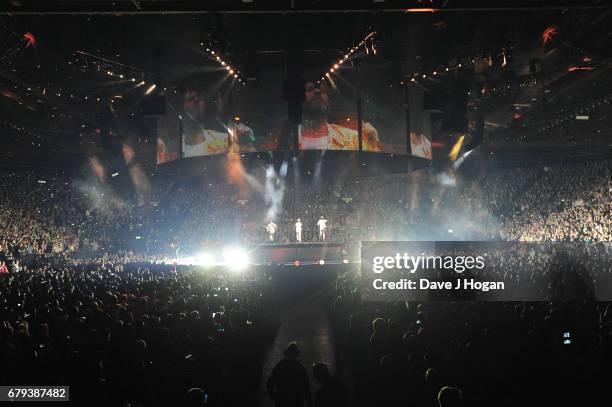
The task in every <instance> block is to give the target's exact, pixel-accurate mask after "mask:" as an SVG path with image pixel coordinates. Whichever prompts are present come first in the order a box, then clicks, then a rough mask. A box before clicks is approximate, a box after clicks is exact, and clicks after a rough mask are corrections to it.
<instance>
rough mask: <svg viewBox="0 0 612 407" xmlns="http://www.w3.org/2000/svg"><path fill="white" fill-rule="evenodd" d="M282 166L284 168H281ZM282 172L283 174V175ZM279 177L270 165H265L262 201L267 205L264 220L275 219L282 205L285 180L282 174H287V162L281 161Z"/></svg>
mask: <svg viewBox="0 0 612 407" xmlns="http://www.w3.org/2000/svg"><path fill="white" fill-rule="evenodd" d="M283 167H284V168H283ZM283 172H284V175H283ZM280 175H281V177H280V178H279V177H278V176H277V175H276V172H275V171H274V167H273V166H272V165H267V166H266V182H265V193H264V202H265V204H266V206H267V211H266V221H267V222H270V221H274V220H276V217H277V215H278V214H279V212H280V210H281V209H282V206H283V198H284V196H285V181H284V176H286V175H287V162H286V161H285V162H283V164H282V165H281V171H280Z"/></svg>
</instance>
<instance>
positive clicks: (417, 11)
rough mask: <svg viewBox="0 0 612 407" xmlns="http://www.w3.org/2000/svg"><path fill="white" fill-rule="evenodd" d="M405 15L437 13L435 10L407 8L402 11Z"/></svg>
mask: <svg viewBox="0 0 612 407" xmlns="http://www.w3.org/2000/svg"><path fill="white" fill-rule="evenodd" d="M404 11H405V12H406V13H435V12H436V11H438V9H437V8H407V9H406V10H404Z"/></svg>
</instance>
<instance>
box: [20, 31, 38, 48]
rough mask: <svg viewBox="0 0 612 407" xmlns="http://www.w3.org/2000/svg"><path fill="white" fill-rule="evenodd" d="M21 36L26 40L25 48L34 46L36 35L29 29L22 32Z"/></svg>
mask: <svg viewBox="0 0 612 407" xmlns="http://www.w3.org/2000/svg"><path fill="white" fill-rule="evenodd" d="M23 38H25V40H26V48H30V46H31V47H35V46H36V37H35V36H34V34H32V33H31V32H29V31H26V32H25V33H23Z"/></svg>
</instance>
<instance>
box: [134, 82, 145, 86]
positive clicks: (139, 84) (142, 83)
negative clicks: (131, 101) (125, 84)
mask: <svg viewBox="0 0 612 407" xmlns="http://www.w3.org/2000/svg"><path fill="white" fill-rule="evenodd" d="M144 84H145V81H140V83H138V85H136V86H142V85H144Z"/></svg>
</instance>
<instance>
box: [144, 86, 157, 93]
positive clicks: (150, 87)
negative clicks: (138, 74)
mask: <svg viewBox="0 0 612 407" xmlns="http://www.w3.org/2000/svg"><path fill="white" fill-rule="evenodd" d="M156 87H157V85H156V84H153V85H151V86H149V88H148V89H147V90H146V91H145V95H149V94H151V92H153V91H154V90H155V88H156Z"/></svg>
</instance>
